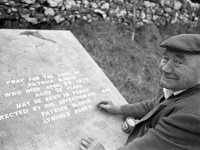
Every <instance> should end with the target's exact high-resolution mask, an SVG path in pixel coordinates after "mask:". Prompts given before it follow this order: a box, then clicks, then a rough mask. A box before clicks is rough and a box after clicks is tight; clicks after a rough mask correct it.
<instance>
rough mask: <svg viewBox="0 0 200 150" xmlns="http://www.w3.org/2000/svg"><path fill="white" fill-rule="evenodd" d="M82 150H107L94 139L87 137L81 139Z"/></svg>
mask: <svg viewBox="0 0 200 150" xmlns="http://www.w3.org/2000/svg"><path fill="white" fill-rule="evenodd" d="M80 150H105V148H104V146H103V145H102V144H100V143H98V142H96V141H95V140H94V139H92V138H90V137H87V138H82V139H81V144H80Z"/></svg>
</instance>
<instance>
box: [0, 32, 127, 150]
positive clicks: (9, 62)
mask: <svg viewBox="0 0 200 150" xmlns="http://www.w3.org/2000/svg"><path fill="white" fill-rule="evenodd" d="M0 70H1V72H0V149H1V150H78V149H79V143H80V139H81V137H87V136H90V137H94V138H96V139H98V141H100V142H101V143H103V144H104V145H105V147H106V148H107V149H109V150H112V149H115V148H118V147H120V146H121V145H123V144H124V143H125V140H126V137H127V135H126V134H125V133H123V131H122V130H121V124H122V119H121V118H120V117H119V116H118V117H117V116H112V115H109V114H106V113H103V112H100V111H99V110H98V109H97V108H96V105H97V104H98V103H99V102H100V101H102V100H111V101H113V102H114V103H115V104H125V103H126V101H125V100H124V99H123V97H122V96H121V95H120V94H119V92H118V91H117V90H116V88H115V87H114V86H113V84H112V83H111V82H110V81H109V79H108V78H107V77H106V76H105V74H104V73H103V72H102V70H101V69H100V68H99V67H98V66H97V64H96V63H95V62H94V61H93V60H92V58H91V57H90V56H89V54H88V53H87V52H86V51H85V49H84V48H83V47H82V46H81V44H80V43H79V42H78V40H77V39H76V38H75V37H74V36H73V34H72V33H71V32H70V31H47V30H8V29H1V30H0Z"/></svg>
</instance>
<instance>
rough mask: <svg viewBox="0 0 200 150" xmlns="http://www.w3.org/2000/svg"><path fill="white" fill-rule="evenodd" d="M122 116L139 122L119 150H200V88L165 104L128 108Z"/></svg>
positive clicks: (160, 99) (161, 99)
mask: <svg viewBox="0 0 200 150" xmlns="http://www.w3.org/2000/svg"><path fill="white" fill-rule="evenodd" d="M121 110H122V114H123V115H124V116H131V117H134V118H136V119H141V120H140V121H139V123H138V124H137V125H136V126H135V128H134V129H133V130H132V132H131V133H130V135H129V137H128V140H127V143H126V145H125V146H124V147H121V148H119V150H200V85H197V86H195V87H193V88H190V89H188V90H186V91H183V92H182V93H180V94H178V95H176V96H174V97H171V98H169V99H166V100H164V95H163V94H162V95H160V96H158V97H157V98H156V99H155V100H152V101H146V102H140V103H136V104H128V105H124V106H122V107H121Z"/></svg>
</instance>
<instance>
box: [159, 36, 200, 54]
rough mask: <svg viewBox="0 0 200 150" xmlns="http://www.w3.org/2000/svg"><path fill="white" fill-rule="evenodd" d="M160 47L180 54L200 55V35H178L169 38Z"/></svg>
mask: <svg viewBox="0 0 200 150" xmlns="http://www.w3.org/2000/svg"><path fill="white" fill-rule="evenodd" d="M160 47H163V48H168V49H171V50H176V51H180V52H186V53H192V54H200V34H179V35H176V36H171V37H170V38H168V39H166V40H165V41H163V42H162V43H160Z"/></svg>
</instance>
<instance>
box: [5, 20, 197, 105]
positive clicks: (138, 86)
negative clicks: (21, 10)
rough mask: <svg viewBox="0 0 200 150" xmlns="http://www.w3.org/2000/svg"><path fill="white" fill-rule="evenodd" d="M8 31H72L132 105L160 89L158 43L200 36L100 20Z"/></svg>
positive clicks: (168, 28)
mask: <svg viewBox="0 0 200 150" xmlns="http://www.w3.org/2000/svg"><path fill="white" fill-rule="evenodd" d="M2 27H4V28H5V27H6V28H34V29H55V30H71V31H72V32H73V33H74V35H75V36H76V37H77V38H78V39H79V41H80V42H81V43H82V45H83V46H84V47H85V49H86V50H87V51H88V52H89V54H90V55H91V56H92V57H93V59H94V60H95V61H96V63H97V64H98V65H99V66H100V67H101V68H102V70H103V71H104V72H105V74H106V75H107V76H108V77H109V79H110V80H111V81H112V82H113V83H114V85H115V86H116V87H117V89H118V90H119V91H120V93H121V94H122V95H123V96H124V98H125V99H126V100H127V101H128V102H130V103H133V102H137V101H141V100H146V99H151V98H153V97H154V96H155V94H156V93H157V91H158V89H159V84H158V81H159V70H158V65H159V61H160V55H161V53H162V49H161V48H159V43H160V42H161V41H162V40H163V39H165V38H167V37H168V36H171V35H176V34H179V33H200V28H196V29H190V27H189V26H181V25H179V26H178V25H174V26H171V25H168V26H165V27H162V28H157V27H156V26H154V25H150V26H146V27H142V28H140V29H137V30H136V31H135V32H134V33H135V36H134V37H135V38H134V40H133V28H132V27H126V26H123V25H113V24H111V23H109V22H105V21H101V22H94V23H90V24H88V23H83V22H80V23H76V24H73V25H68V24H65V23H63V24H60V25H57V24H50V23H49V24H45V25H39V26H28V25H27V24H26V25H25V26H24V27H23V26H20V27H18V26H17V24H12V23H9V24H8V23H7V24H5V25H4V26H1V28H2Z"/></svg>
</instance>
